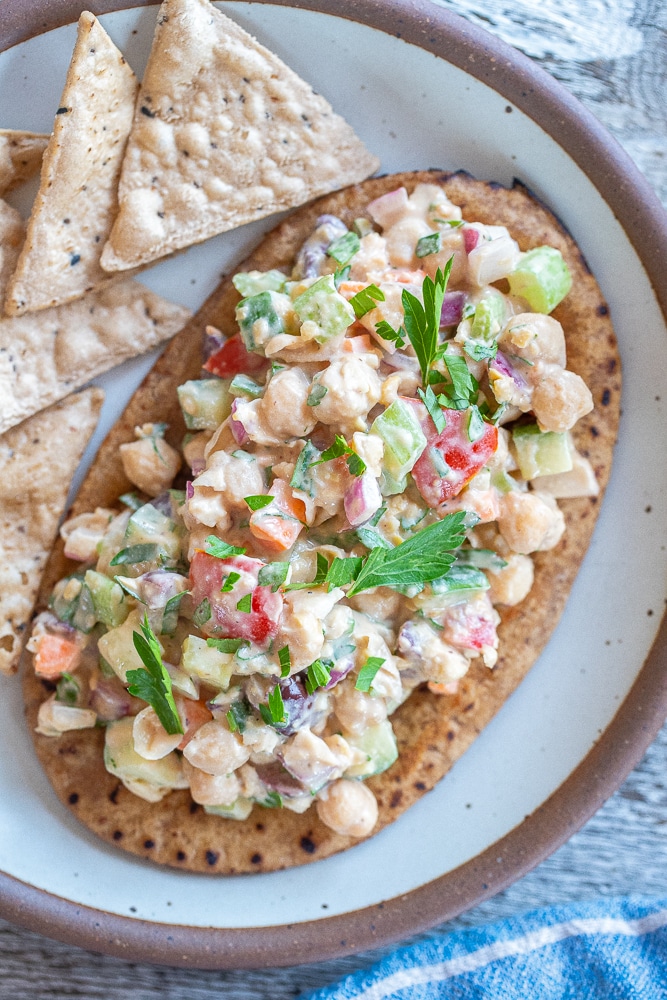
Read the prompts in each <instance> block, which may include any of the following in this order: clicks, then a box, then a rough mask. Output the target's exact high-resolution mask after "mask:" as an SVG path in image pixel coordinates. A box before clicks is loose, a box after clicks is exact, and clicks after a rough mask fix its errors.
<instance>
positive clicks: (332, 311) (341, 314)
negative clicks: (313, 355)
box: [294, 274, 355, 344]
mask: <svg viewBox="0 0 667 1000" xmlns="http://www.w3.org/2000/svg"><path fill="white" fill-rule="evenodd" d="M294 308H295V310H296V312H297V314H298V316H299V319H300V320H301V322H302V323H306V322H310V323H315V325H316V326H317V327H318V328H319V330H318V333H316V334H315V337H314V338H313V339H314V340H316V341H317V343H318V344H323V343H325V341H327V340H331V338H332V337H337V336H338V335H339V334H340V333H344V332H345V330H347V328H348V326H350V325H351V324H352V323H354V320H355V315H354V309H353V308H352V306H351V305H350V303H349V302H348V301H347V299H344V298H343V296H342V295H339V294H338V292H337V291H336V285H335V282H334V278H333V275H332V274H325V275H324V277H323V278H318V280H317V281H315V282H314V283H313V284H312V285H310V287H309V288H307V289H306V290H305V292H302V293H301V295H299V296H298V298H297V299H295V301H294Z"/></svg>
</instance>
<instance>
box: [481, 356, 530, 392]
mask: <svg viewBox="0 0 667 1000" xmlns="http://www.w3.org/2000/svg"><path fill="white" fill-rule="evenodd" d="M489 371H497V372H500V374H501V375H505V377H506V378H511V379H512V381H513V382H514V383H515V384H516V385H518V386H519V388H520V389H526V388H528V383H527V382H526V380H525V378H524V377H523V375H521V374H519V372H518V371H517V370H516V368H515V367H514V366H513V365H512V363H511V362H510V361H509V360H508V358H507V357H506V356H505V355H504V354H503V353H502V351H498V352H497V354H496V356H495V358H494V359H493V361H490V362H489Z"/></svg>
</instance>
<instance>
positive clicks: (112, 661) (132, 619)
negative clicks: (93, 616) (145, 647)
mask: <svg viewBox="0 0 667 1000" xmlns="http://www.w3.org/2000/svg"><path fill="white" fill-rule="evenodd" d="M143 614H144V612H143V609H142V611H141V612H140V611H139V610H138V609H137V608H135V610H134V611H131V612H130V614H129V615H128V616H127V618H126V619H125V621H124V622H123V624H122V625H118V626H117V627H116V628H112V629H109V631H108V632H106V633H105V634H104V635H103V636H100V639H99V641H98V643H97V648H98V649H99V652H100V655H101V656H103V657H104V659H105V660H106V662H107V663H108V664H109V666H110V667H111V669H112V670H113V672H114V673H115V674H116V676H117V677H120V679H121V680H122V682H123V683H124V684H125V683H126V681H127V672H128V670H141V669H143V666H144V664H143V661H142V659H141V657H140V656H139V654H138V653H137V651H136V649H135V648H134V639H133V637H132V633H133V632H139V631H140V630H139V625H140V622H141V619H142V617H143ZM158 643H159V640H158ZM160 649H162V646H161V645H160Z"/></svg>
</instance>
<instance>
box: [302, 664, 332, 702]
mask: <svg viewBox="0 0 667 1000" xmlns="http://www.w3.org/2000/svg"><path fill="white" fill-rule="evenodd" d="M329 664H331V666H333V664H332V663H331V660H315V662H314V663H311V665H310V666H309V667H308V671H307V673H306V691H307V692H308V694H313V693H314V692H315V691H317V689H318V688H321V687H326V685H327V684H328V683H329V681H330V680H331V666H329Z"/></svg>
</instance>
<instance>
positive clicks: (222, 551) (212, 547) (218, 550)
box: [204, 535, 246, 559]
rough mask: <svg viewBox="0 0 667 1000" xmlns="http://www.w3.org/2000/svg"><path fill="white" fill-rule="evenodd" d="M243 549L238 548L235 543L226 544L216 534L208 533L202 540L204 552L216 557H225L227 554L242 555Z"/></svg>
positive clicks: (243, 553)
mask: <svg viewBox="0 0 667 1000" xmlns="http://www.w3.org/2000/svg"><path fill="white" fill-rule="evenodd" d="M245 551H246V550H245V549H240V548H238V546H236V545H228V544H227V542H223V540H222V539H221V538H218V537H217V535H209V536H208V538H207V539H206V541H205V542H204V552H205V553H206V554H207V555H209V556H215V558H216V559H226V558H227V556H244V555H245Z"/></svg>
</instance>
